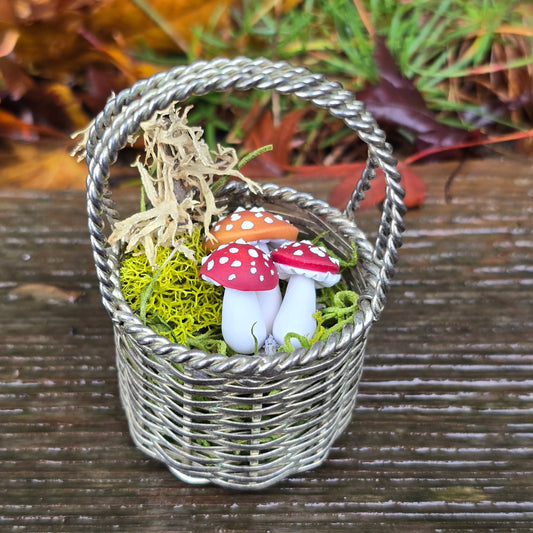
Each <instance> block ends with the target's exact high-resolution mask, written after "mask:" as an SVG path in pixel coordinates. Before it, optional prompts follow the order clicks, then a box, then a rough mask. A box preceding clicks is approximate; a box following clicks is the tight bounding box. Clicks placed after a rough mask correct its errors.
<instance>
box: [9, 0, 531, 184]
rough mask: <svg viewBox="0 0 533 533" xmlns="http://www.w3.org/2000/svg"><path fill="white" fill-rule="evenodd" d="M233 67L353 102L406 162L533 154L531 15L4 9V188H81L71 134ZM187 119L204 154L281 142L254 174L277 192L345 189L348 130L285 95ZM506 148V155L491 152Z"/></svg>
mask: <svg viewBox="0 0 533 533" xmlns="http://www.w3.org/2000/svg"><path fill="white" fill-rule="evenodd" d="M238 55H245V56H249V57H258V56H265V57H268V58H271V59H275V60H287V61H290V62H291V63H293V64H297V65H304V66H307V67H309V68H310V69H312V70H315V71H319V72H322V73H324V74H326V75H327V76H328V77H330V78H333V79H337V80H339V81H341V82H342V83H343V85H344V86H345V87H347V88H349V89H353V90H355V91H357V93H358V96H359V98H360V99H362V100H364V101H365V102H366V104H367V106H368V108H369V109H370V111H372V112H373V113H374V114H375V115H376V118H377V119H378V122H380V124H381V125H382V126H383V127H384V129H385V130H386V132H387V134H388V135H389V136H390V138H391V140H392V142H393V143H394V145H395V146H396V147H397V150H398V152H399V154H400V157H401V158H402V159H404V160H405V162H406V163H408V162H409V161H414V160H416V159H417V157H418V155H417V154H422V155H423V156H425V155H429V156H432V157H437V156H438V157H455V158H457V157H464V156H465V150H468V151H467V152H466V154H467V155H469V156H470V155H475V151H474V152H473V151H472V150H473V148H472V147H473V146H477V147H479V146H485V150H486V146H491V147H492V148H491V149H493V150H495V149H496V148H494V147H496V146H497V147H498V148H497V150H505V151H507V152H508V153H512V154H513V156H516V157H528V156H531V153H532V151H533V143H532V142H531V122H532V120H533V94H532V93H533V3H532V2H531V1H526V2H524V1H505V2H502V1H499V0H455V1H452V0H401V1H392V0H260V1H258V0H239V1H236V0H202V1H198V0H9V1H8V2H3V3H0V161H1V163H2V166H3V168H4V170H3V172H2V177H0V186H21V187H39V188H42V187H50V188H54V187H55V188H62V187H79V188H81V187H83V185H84V174H85V170H84V168H83V166H82V165H78V164H76V162H75V161H73V160H71V159H69V157H68V155H67V154H68V151H69V148H70V147H71V145H72V141H71V140H70V135H71V134H72V133H73V132H74V131H76V130H79V129H81V128H83V127H85V126H86V124H87V123H88V122H89V121H90V120H91V119H92V118H93V117H94V116H95V115H96V114H97V113H98V111H100V110H101V109H102V107H103V106H104V104H105V101H106V99H107V97H108V96H109V95H110V93H111V92H113V91H114V92H117V91H120V90H121V89H123V88H125V87H127V86H129V85H131V84H132V83H134V82H135V81H136V80H138V79H140V78H144V77H147V76H150V75H151V74H154V73H156V72H158V71H161V70H167V69H168V68H170V67H171V66H173V65H176V64H184V63H189V62H191V61H193V60H196V59H211V58H213V57H217V56H227V57H234V56H238ZM285 100H288V101H285ZM191 120H194V121H195V122H197V123H200V124H201V125H202V126H203V127H204V128H205V129H206V135H207V139H208V142H210V143H216V142H223V143H241V145H242V147H243V149H245V150H251V149H254V148H257V147H258V146H260V145H264V144H268V143H269V142H271V140H272V139H275V138H279V136H280V134H281V133H283V135H282V140H283V143H284V145H283V146H278V147H277V148H276V149H275V150H274V152H272V153H270V154H265V155H264V156H262V159H260V160H258V161H256V162H255V167H254V166H253V165H252V166H250V173H251V174H255V175H263V176H264V177H267V178H268V177H270V176H280V175H283V174H284V173H286V172H287V171H292V172H296V173H298V169H300V172H301V173H302V175H305V172H307V175H308V176H311V175H313V176H321V177H325V178H327V177H332V176H333V177H344V175H343V174H342V172H341V171H340V170H339V169H341V168H344V171H346V167H343V165H349V164H352V163H356V162H357V159H358V157H359V156H360V154H359V153H358V150H357V148H354V146H355V143H354V140H355V139H354V135H353V133H352V132H350V130H348V129H347V128H345V127H343V126H342V124H339V123H338V121H336V120H333V119H331V120H330V119H328V117H327V116H325V115H324V113H323V112H321V111H316V110H315V111H313V110H309V109H306V108H305V107H303V104H298V102H293V101H292V100H290V99H280V98H278V97H277V96H276V95H271V94H263V93H261V92H256V91H251V92H248V93H243V94H232V93H230V94H210V95H208V96H207V97H203V98H202V105H201V106H196V107H195V109H194V112H193V114H191ZM500 139H502V140H506V141H508V143H507V144H500V143H499V144H492V142H493V141H495V140H500ZM511 141H512V142H511ZM443 148H446V150H445V151H444V150H443ZM452 148H453V150H452ZM420 157H421V156H420ZM313 166H320V169H321V170H320V171H319V172H316V171H315V170H316V169H315V170H312V167H313ZM325 167H328V168H329V169H330V171H329V172H327V171H326V170H325ZM313 172H314V174H313ZM339 172H340V173H339Z"/></svg>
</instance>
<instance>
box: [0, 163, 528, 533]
mask: <svg viewBox="0 0 533 533" xmlns="http://www.w3.org/2000/svg"><path fill="white" fill-rule="evenodd" d="M453 168H454V165H453V164H439V165H434V166H427V167H423V168H421V169H420V172H421V174H422V175H423V176H424V177H425V179H426V181H427V183H428V185H429V191H428V198H427V201H426V203H425V204H424V206H423V207H422V208H421V209H420V210H417V211H413V212H410V213H409V214H408V216H407V227H408V229H407V232H406V235H405V245H404V247H403V249H402V250H401V263H400V265H399V273H398V275H397V277H396V279H395V284H394V288H393V291H392V293H391V295H390V299H389V303H388V306H387V309H386V311H385V313H384V316H383V318H382V320H381V322H380V323H378V324H376V326H375V327H374V329H373V330H372V332H371V335H370V340H369V344H368V349H367V359H366V367H365V372H364V376H363V380H362V383H361V386H360V392H359V396H358V405H357V408H356V409H355V411H354V414H353V420H352V422H351V424H350V426H349V428H348V430H347V431H346V432H345V433H344V434H343V436H342V437H341V438H339V440H338V441H337V442H336V444H335V446H334V448H333V451H332V453H331V454H330V457H329V460H328V461H327V462H326V463H325V464H324V465H323V466H321V467H319V468H318V469H315V470H312V471H310V472H307V473H305V474H302V475H298V476H294V477H291V478H290V479H288V480H287V481H285V482H283V483H281V484H280V485H278V486H276V487H274V488H271V489H268V490H265V491H261V492H255V493H240V492H234V491H229V490H224V489H220V488H217V487H211V486H207V487H195V486H189V485H186V484H184V483H182V482H181V481H179V480H177V479H176V478H174V477H173V476H172V475H171V474H170V473H169V472H168V471H167V470H166V468H165V467H163V466H161V465H160V464H159V463H157V462H155V461H153V460H150V459H148V458H146V457H145V456H144V455H143V454H142V453H141V452H139V451H138V450H137V449H136V448H135V447H134V446H133V444H132V442H131V440H130V438H129V435H128V430H127V426H126V420H125V417H124V415H123V412H122V410H121V406H120V401H119V397H118V392H117V380H116V374H115V368H114V359H113V358H114V353H113V350H114V349H113V338H112V333H111V327H110V322H109V320H108V317H107V315H106V313H105V311H104V310H103V308H102V307H101V305H100V296H99V292H98V288H97V284H96V280H95V277H94V273H93V265H92V257H91V252H90V249H89V245H88V232H87V230H86V217H85V200H84V195H83V194H82V193H78V192H53V193H42V192H27V191H18V192H13V191H0V250H1V255H0V361H1V363H0V461H1V463H0V464H1V470H2V472H1V475H0V530H1V531H13V532H15V531H17V532H18V531H40V532H42V531H54V532H55V531H65V532H75V531H91V532H92V531H115V530H116V531H128V532H132V531H139V532H141V531H143V532H145V531H183V532H189V531H191V532H200V531H201V532H211V531H213V532H215V531H216V532H242V533H244V532H246V533H260V532H266V531H272V532H276V533H280V532H295V531H316V532H329V531H332V532H333V531H358V532H361V531H396V532H415V531H416V532H432V531H440V532H451V531H501V532H512V531H532V530H533V332H532V324H533V310H532V300H533V235H532V229H533V221H532V217H533V178H532V169H533V165H532V164H528V163H518V162H512V161H510V160H506V161H502V160H485V161H476V162H468V163H466V164H465V165H464V166H463V167H462V169H461V171H460V173H459V175H458V176H457V177H456V178H455V180H454V182H453V184H452V186H451V189H450V193H451V195H452V200H451V202H450V203H445V201H444V183H445V181H446V177H447V175H448V174H449V173H450V172H451V171H452V169H453ZM316 186H317V184H316V183H298V184H297V187H298V188H300V189H308V190H309V189H310V190H315V191H316V192H317V195H318V196H320V195H322V194H324V192H325V190H326V189H327V188H329V187H330V184H327V183H324V184H322V183H321V184H320V186H321V187H322V189H321V190H317V189H316ZM127 196H128V194H127V193H126V194H125V193H123V192H121V193H120V194H118V195H117V197H118V198H119V199H120V198H122V199H124V198H125V197H127ZM119 206H120V202H119ZM360 219H361V225H362V226H363V228H365V229H367V230H368V231H369V232H371V231H374V229H375V225H376V222H375V221H376V213H375V212H364V213H362V214H361V217H360ZM26 283H43V284H51V285H54V286H58V287H61V288H63V289H67V290H74V291H82V292H84V296H83V297H82V298H81V299H80V300H79V301H78V302H76V303H65V304H63V305H52V304H49V303H46V302H42V301H37V300H33V299H12V298H10V297H9V294H10V293H11V292H12V291H13V289H15V288H16V287H20V286H21V285H22V284H26Z"/></svg>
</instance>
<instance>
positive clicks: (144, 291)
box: [120, 227, 358, 355]
mask: <svg viewBox="0 0 533 533" xmlns="http://www.w3.org/2000/svg"><path fill="white" fill-rule="evenodd" d="M202 240H203V231H202V229H201V228H199V227H198V228H196V229H195V230H194V231H193V234H192V235H191V236H185V237H183V243H182V244H183V245H184V246H187V248H188V249H189V250H190V251H192V253H193V257H192V260H191V258H189V257H186V256H185V255H184V254H183V253H180V252H179V251H178V249H177V248H175V249H174V250H171V249H170V248H162V247H160V248H158V250H157V256H156V261H157V264H158V265H160V266H159V267H158V268H156V270H153V269H152V266H151V264H150V262H149V261H148V258H147V256H146V254H144V253H142V252H143V251H142V249H141V248H139V249H138V250H135V251H134V252H133V253H129V254H127V255H126V256H125V258H124V260H123V261H122V265H121V269H120V281H121V286H122V293H123V295H124V298H125V299H126V301H127V302H128V304H129V305H130V307H131V309H132V311H134V312H135V313H137V314H138V315H139V317H140V319H141V320H142V321H143V323H144V324H146V325H148V326H150V327H151V328H152V329H153V330H154V331H156V332H157V333H159V334H160V335H163V336H165V337H167V338H168V339H169V340H171V341H172V342H178V343H180V344H183V345H185V346H187V347H189V348H198V349H201V350H204V351H206V352H218V353H222V354H227V355H231V354H232V353H233V352H232V350H231V349H230V348H229V347H228V346H227V344H226V343H225V342H224V340H223V338H222V331H221V313H222V296H223V291H224V289H223V288H222V287H217V286H214V285H211V284H209V283H205V282H203V281H201V280H200V279H198V271H199V269H200V263H201V259H202V257H204V256H205V255H206V253H207V252H206V251H205V249H204V248H203V246H202ZM356 261H357V253H356V250H355V249H354V250H353V255H352V257H351V258H350V259H349V260H348V261H341V267H342V268H349V267H353V266H355V263H356ZM357 301H358V295H357V294H356V293H355V292H354V291H351V290H349V289H348V288H347V287H346V284H345V283H344V282H340V283H339V284H337V285H336V286H335V287H329V288H323V289H320V290H318V291H317V303H318V305H319V308H320V309H319V311H317V312H316V314H315V318H316V321H317V329H316V332H315V334H314V335H313V337H312V338H311V339H306V338H303V337H301V336H298V335H296V334H289V335H287V336H286V338H285V344H284V345H282V346H281V347H280V348H279V349H280V350H285V351H289V352H292V351H293V350H294V348H293V346H292V344H291V343H290V339H291V338H293V337H296V338H298V339H299V340H300V342H301V344H302V346H304V347H309V346H311V345H312V344H314V343H315V342H317V341H319V340H325V339H327V338H328V337H329V336H330V335H331V334H332V333H335V332H338V331H341V330H342V328H343V326H344V325H345V324H347V323H349V322H350V321H351V320H352V318H353V315H354V313H355V312H357V309H358V308H357Z"/></svg>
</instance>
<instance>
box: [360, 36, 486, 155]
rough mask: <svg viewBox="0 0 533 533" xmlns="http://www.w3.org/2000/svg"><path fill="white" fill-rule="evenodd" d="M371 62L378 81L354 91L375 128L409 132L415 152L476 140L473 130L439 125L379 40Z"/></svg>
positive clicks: (478, 133) (420, 95)
mask: <svg viewBox="0 0 533 533" xmlns="http://www.w3.org/2000/svg"><path fill="white" fill-rule="evenodd" d="M375 61H376V64H377V66H378V71H379V81H378V82H377V83H376V84H374V85H369V86H367V87H365V88H364V89H362V90H360V91H358V93H357V97H358V98H359V99H360V100H362V101H363V102H364V103H365V105H366V108H367V109H368V111H370V112H371V113H372V114H373V115H374V117H375V119H376V120H377V122H378V123H379V124H389V125H393V126H394V127H395V129H398V128H400V129H406V130H410V131H411V132H412V133H413V134H414V135H415V141H414V144H415V149H416V151H421V150H425V149H428V148H432V147H436V146H451V145H456V144H462V143H464V142H467V141H470V140H474V139H475V138H477V137H480V135H481V134H480V132H479V131H477V130H476V131H466V130H463V129H460V128H455V127H453V126H449V125H447V124H443V123H441V122H439V121H438V120H437V119H436V118H435V115H434V113H433V112H432V111H431V110H430V109H429V108H428V107H427V105H426V102H425V101H424V98H423V97H422V94H421V93H420V91H418V89H417V88H416V87H415V85H414V83H413V82H412V81H411V80H409V79H407V78H405V77H404V76H403V75H402V73H401V71H400V69H399V68H398V66H397V65H396V63H395V61H394V58H393V57H392V55H391V53H390V52H389V50H388V49H387V46H386V45H385V42H384V40H383V39H381V38H377V40H376V53H375ZM454 155H457V154H454Z"/></svg>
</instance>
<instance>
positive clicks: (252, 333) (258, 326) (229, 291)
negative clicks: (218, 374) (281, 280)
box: [198, 242, 278, 354]
mask: <svg viewBox="0 0 533 533" xmlns="http://www.w3.org/2000/svg"><path fill="white" fill-rule="evenodd" d="M198 275H199V277H200V278H201V279H203V280H204V281H207V282H208V283H213V284H214V285H222V286H223V287H224V288H225V291H224V297H223V300H222V336H223V338H224V340H225V341H226V343H227V344H228V346H229V347H230V348H232V349H233V350H235V351H236V352H239V353H244V354H250V353H254V351H255V349H256V348H260V347H261V346H262V345H263V343H264V342H265V339H266V338H267V335H268V330H267V326H266V324H265V320H264V316H263V309H262V308H261V303H260V300H259V298H258V295H259V294H261V293H262V292H265V291H272V290H273V289H275V288H276V287H278V275H277V272H276V267H275V266H274V263H272V261H271V260H270V259H269V257H268V256H267V255H265V254H264V253H263V252H262V251H261V250H259V249H257V248H256V247H255V246H252V245H251V244H246V243H244V242H238V243H231V244H223V245H221V246H219V247H218V248H217V249H216V250H215V251H214V252H212V253H211V254H210V255H209V256H207V257H205V258H204V259H203V261H202V266H201V268H200V272H199V274H198Z"/></svg>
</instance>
